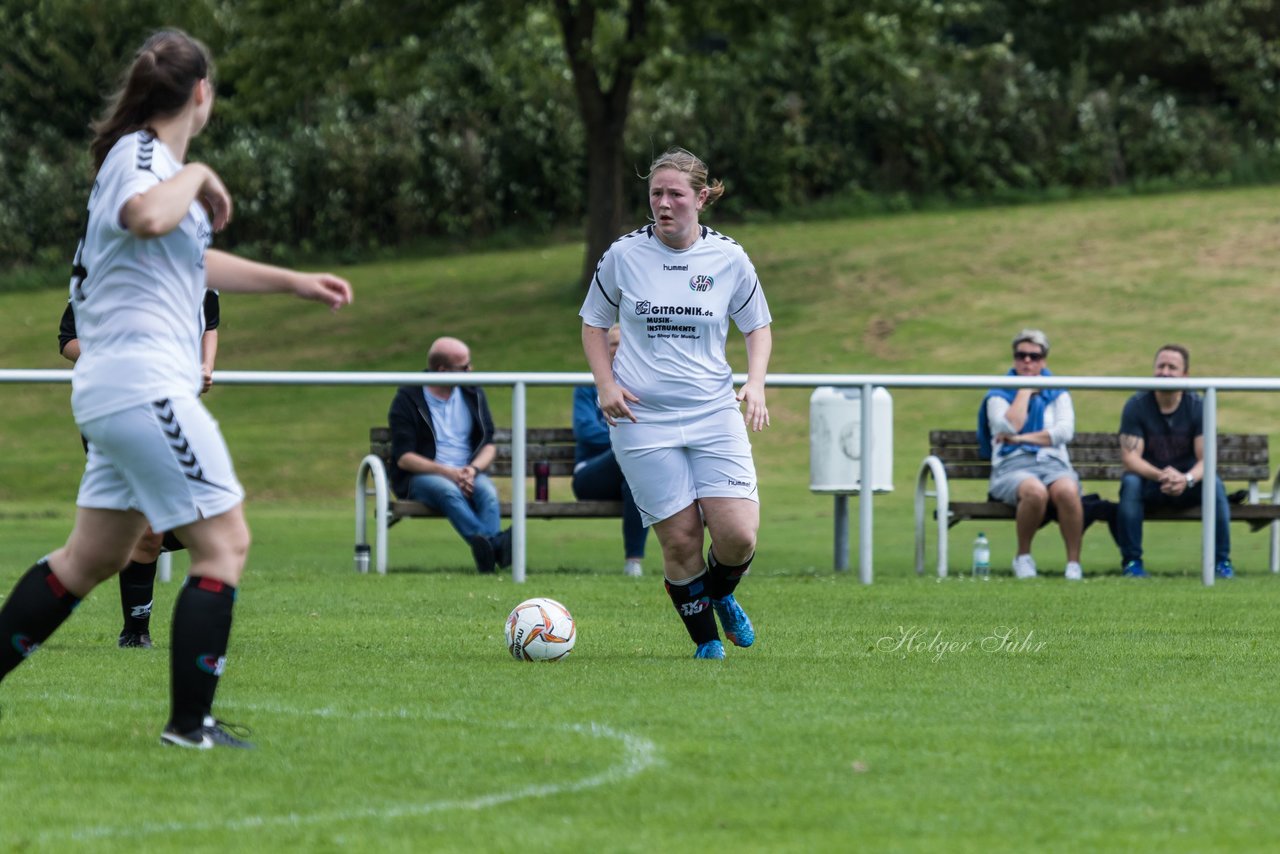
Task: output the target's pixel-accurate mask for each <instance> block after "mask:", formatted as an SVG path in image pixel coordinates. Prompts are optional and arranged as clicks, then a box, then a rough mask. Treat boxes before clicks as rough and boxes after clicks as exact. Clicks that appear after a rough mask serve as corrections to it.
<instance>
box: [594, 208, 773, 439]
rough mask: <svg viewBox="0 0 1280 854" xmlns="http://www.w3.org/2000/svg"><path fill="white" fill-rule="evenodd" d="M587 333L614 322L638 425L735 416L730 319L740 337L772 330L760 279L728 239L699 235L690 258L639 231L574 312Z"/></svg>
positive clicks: (622, 374)
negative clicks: (720, 412)
mask: <svg viewBox="0 0 1280 854" xmlns="http://www.w3.org/2000/svg"><path fill="white" fill-rule="evenodd" d="M579 314H580V315H581V316H582V319H583V321H585V322H586V324H587V325H588V326H596V327H599V328H602V329H603V328H608V327H610V326H612V325H613V323H614V320H615V319H617V320H618V321H619V323H620V324H621V327H622V344H621V345H620V346H619V347H618V354H617V356H616V357H615V358H614V361H613V377H614V379H615V380H616V381H617V383H618V385H620V386H622V387H623V388H624V389H626V390H627V391H629V392H631V393H632V394H634V395H635V396H636V397H638V398H640V400H639V402H638V403H631V404H629V405H630V407H631V411H632V412H633V413H634V414H635V416H636V419H637V420H639V421H647V422H655V423H656V422H671V421H678V420H680V419H682V418H685V417H690V418H695V417H698V416H701V415H705V414H707V413H709V412H714V411H715V410H717V409H720V408H725V407H732V408H735V409H736V408H737V407H738V401H737V400H736V398H735V397H734V392H733V371H732V370H731V369H730V367H729V362H728V360H726V359H725V355H724V348H725V340H726V338H727V337H728V334H729V319H730V318H733V322H734V323H735V324H736V325H737V327H738V329H740V330H741V331H742V332H744V333H747V332H752V331H754V330H756V329H759V328H761V327H762V326H768V325H769V323H770V322H771V321H772V319H773V318H772V317H771V316H770V315H769V304H768V303H767V302H766V301H765V298H764V291H763V289H762V288H761V287H760V279H759V278H758V277H757V276H756V270H755V267H754V266H752V264H751V259H750V258H748V257H747V253H746V252H744V251H743V249H742V247H741V246H739V245H738V244H737V242H735V241H734V240H732V239H730V238H728V237H725V236H724V235H723V234H720V233H719V232H716V231H714V230H712V229H710V228H707V227H706V226H702V227H701V233H700V235H699V236H698V239H697V240H696V241H694V243H693V245H692V246H690V247H689V248H688V249H683V250H678V249H672V248H671V247H669V246H667V244H665V243H663V242H662V240H661V239H660V238H659V237H658V235H657V234H656V233H654V229H653V226H652V225H649V226H645V227H644V228H641V229H638V230H636V231H633V232H631V233H630V234H627V235H624V236H622V237H620V238H618V239H617V240H616V241H614V243H613V245H612V246H610V247H609V248H608V250H606V251H605V253H604V256H603V257H602V258H601V259H600V264H599V266H598V267H597V268H596V275H595V279H594V280H593V281H592V283H591V289H590V291H589V292H588V293H587V298H586V301H585V302H583V304H582V310H581V311H580V312H579Z"/></svg>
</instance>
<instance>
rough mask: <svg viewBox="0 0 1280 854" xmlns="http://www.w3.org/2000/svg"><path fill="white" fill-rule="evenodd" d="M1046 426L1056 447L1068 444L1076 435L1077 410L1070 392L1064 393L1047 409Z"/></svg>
mask: <svg viewBox="0 0 1280 854" xmlns="http://www.w3.org/2000/svg"><path fill="white" fill-rule="evenodd" d="M1045 426H1046V428H1047V429H1048V431H1049V440H1050V441H1051V442H1052V443H1053V445H1054V446H1055V447H1060V446H1062V445H1065V444H1067V443H1068V442H1070V441H1071V439H1072V438H1073V437H1074V436H1075V435H1076V408H1075V406H1074V405H1073V404H1072V403H1071V393H1070V392H1066V391H1064V392H1063V393H1062V394H1060V395H1058V397H1057V399H1055V400H1054V401H1053V403H1051V404H1049V405H1048V406H1047V407H1045Z"/></svg>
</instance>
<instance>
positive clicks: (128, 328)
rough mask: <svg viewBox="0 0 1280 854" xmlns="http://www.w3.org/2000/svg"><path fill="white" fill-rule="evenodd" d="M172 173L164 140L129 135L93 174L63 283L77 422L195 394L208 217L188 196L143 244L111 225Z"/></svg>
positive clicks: (172, 163) (174, 169) (209, 235)
mask: <svg viewBox="0 0 1280 854" xmlns="http://www.w3.org/2000/svg"><path fill="white" fill-rule="evenodd" d="M181 169H182V164H181V163H179V162H178V161H177V160H175V159H174V157H173V155H172V154H171V153H170V152H169V149H168V148H166V147H165V145H164V143H162V142H161V141H160V140H158V139H156V138H155V137H153V136H152V135H151V134H149V133H147V132H146V131H138V132H136V133H131V134H128V135H126V136H123V137H121V138H120V140H119V141H117V142H116V144H115V145H114V146H113V147H112V148H111V152H110V153H109V154H108V155H107V159H106V160H105V161H104V162H103V164H102V168H101V169H100V170H98V177H97V180H95V181H94V183H93V191H92V192H91V193H90V195H89V221H88V226H87V227H86V229H85V234H84V237H83V238H82V239H81V241H80V247H79V248H78V249H77V250H76V259H75V274H74V276H73V278H72V279H71V302H72V305H73V307H74V311H75V319H76V332H77V334H78V335H79V338H80V348H81V356H80V359H79V360H78V361H77V362H76V366H75V371H74V373H73V374H72V380H71V411H72V412H73V413H74V414H75V418H76V421H77V422H81V423H83V422H85V421H89V420H91V419H94V418H98V417H100V416H103V415H109V414H111V413H114V412H119V411H122V410H125V409H128V408H130V407H132V406H135V405H137V404H140V403H149V402H151V401H156V400H162V399H164V398H169V397H195V396H196V395H198V394H199V391H200V335H201V333H202V331H203V329H204V317H203V315H204V291H205V269H204V253H205V249H207V248H208V246H209V244H210V242H211V241H212V237H213V229H212V228H211V226H210V223H209V217H208V215H207V214H206V213H205V210H204V208H203V207H201V205H200V204H199V203H198V202H194V201H193V202H192V203H191V209H190V210H189V211H188V213H187V215H186V216H185V217H184V218H183V220H182V222H181V223H180V224H179V225H178V227H177V228H175V229H173V230H172V231H170V232H169V233H168V234H165V235H163V236H161V237H156V238H152V239H149V240H143V239H140V238H137V237H134V236H133V235H132V234H130V233H129V232H128V230H127V229H125V228H124V226H123V225H121V223H120V213H121V209H122V208H123V207H124V205H125V203H126V202H128V201H129V200H130V199H131V198H133V197H134V196H136V195H138V194H140V193H144V192H146V191H147V190H149V189H151V188H152V187H154V186H155V185H156V184H159V183H160V182H161V181H164V180H167V179H169V178H172V177H173V176H174V175H176V174H177V173H178V171H179V170H181Z"/></svg>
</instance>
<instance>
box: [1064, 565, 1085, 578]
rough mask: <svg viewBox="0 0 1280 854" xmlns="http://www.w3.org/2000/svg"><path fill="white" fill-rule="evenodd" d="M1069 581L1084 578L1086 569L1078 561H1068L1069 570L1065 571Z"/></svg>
mask: <svg viewBox="0 0 1280 854" xmlns="http://www.w3.org/2000/svg"><path fill="white" fill-rule="evenodd" d="M1063 575H1064V576H1066V579H1067V581H1080V580H1082V579H1083V578H1084V570H1083V569H1081V568H1080V564H1079V562H1077V561H1074V560H1072V561H1067V571H1066V572H1064V573H1063Z"/></svg>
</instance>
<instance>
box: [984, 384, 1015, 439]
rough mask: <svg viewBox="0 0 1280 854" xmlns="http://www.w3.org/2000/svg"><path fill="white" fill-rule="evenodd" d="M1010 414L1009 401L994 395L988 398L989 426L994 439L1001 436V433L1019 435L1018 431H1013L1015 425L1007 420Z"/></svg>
mask: <svg viewBox="0 0 1280 854" xmlns="http://www.w3.org/2000/svg"><path fill="white" fill-rule="evenodd" d="M1008 412H1009V401H1007V400H1005V399H1004V398H1003V397H1001V396H1000V395H998V394H993V395H991V397H988V398H987V426H988V427H990V428H991V435H992V436H993V437H995V436H999V435H1000V434H1001V433H1010V434H1012V435H1015V436H1016V435H1017V434H1018V431H1017V430H1015V429H1013V425H1012V424H1010V423H1009V420H1008V419H1007V418H1005V415H1006V414H1007V413H1008Z"/></svg>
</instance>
